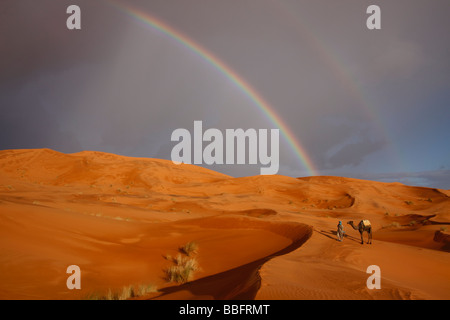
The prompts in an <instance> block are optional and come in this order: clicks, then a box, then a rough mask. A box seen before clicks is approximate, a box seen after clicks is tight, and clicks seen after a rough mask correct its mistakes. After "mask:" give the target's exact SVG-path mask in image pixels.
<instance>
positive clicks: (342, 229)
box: [336, 221, 344, 242]
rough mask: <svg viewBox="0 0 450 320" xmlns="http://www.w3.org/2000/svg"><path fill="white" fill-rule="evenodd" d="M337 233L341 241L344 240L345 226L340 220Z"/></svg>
mask: <svg viewBox="0 0 450 320" xmlns="http://www.w3.org/2000/svg"><path fill="white" fill-rule="evenodd" d="M336 235H337V238H338V240H339V241H341V242H342V240H344V226H343V225H342V221H339V223H338V225H337V232H336Z"/></svg>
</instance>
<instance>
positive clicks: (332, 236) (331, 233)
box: [314, 230, 361, 243]
mask: <svg viewBox="0 0 450 320" xmlns="http://www.w3.org/2000/svg"><path fill="white" fill-rule="evenodd" d="M314 231H315V232H317V233H319V234H321V235H323V236H325V237H327V238H330V239H332V240H334V241H339V240H338V239H337V231H335V230H330V231H325V230H320V231H319V230H314ZM344 238H346V239H348V240H352V241H355V242H358V243H360V242H361V240H360V239H358V238H355V237H353V236H350V235H348V234H347V233H344Z"/></svg>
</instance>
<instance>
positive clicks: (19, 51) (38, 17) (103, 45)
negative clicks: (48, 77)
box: [0, 0, 126, 84]
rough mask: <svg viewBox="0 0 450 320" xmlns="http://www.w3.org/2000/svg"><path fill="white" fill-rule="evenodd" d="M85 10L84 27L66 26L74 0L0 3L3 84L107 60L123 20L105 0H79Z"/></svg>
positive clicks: (0, 47)
mask: <svg viewBox="0 0 450 320" xmlns="http://www.w3.org/2000/svg"><path fill="white" fill-rule="evenodd" d="M75 2H76V3H77V4H78V5H79V6H81V7H84V8H89V10H83V11H82V23H83V28H82V30H77V31H69V30H68V29H67V28H66V19H67V18H68V16H69V15H68V14H66V9H67V7H68V6H69V5H71V4H73V3H74V1H66V0H60V1H55V0H39V1H35V0H19V1H17V0H2V2H1V3H0V16H1V19H0V41H1V45H0V56H1V59H0V70H1V72H0V84H2V83H9V84H11V83H14V82H18V83H19V84H20V81H22V80H23V78H24V77H28V76H30V75H33V74H36V73H39V72H40V71H43V70H44V71H52V70H58V69H60V68H66V67H67V66H70V65H71V64H76V63H80V62H81V61H95V62H96V63H101V61H102V58H103V56H104V54H105V53H106V52H108V51H109V50H111V49H112V48H113V47H114V46H115V39H114V37H111V34H115V35H116V36H120V32H121V30H123V29H124V26H126V24H124V23H123V22H124V21H123V20H121V19H118V16H117V13H116V12H115V11H114V10H113V9H112V8H111V7H109V6H105V3H104V2H103V1H87V0H77V1H75Z"/></svg>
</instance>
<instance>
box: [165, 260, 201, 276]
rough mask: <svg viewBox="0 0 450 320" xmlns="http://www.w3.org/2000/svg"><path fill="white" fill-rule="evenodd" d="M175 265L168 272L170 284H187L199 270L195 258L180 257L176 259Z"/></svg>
mask: <svg viewBox="0 0 450 320" xmlns="http://www.w3.org/2000/svg"><path fill="white" fill-rule="evenodd" d="M175 264H176V265H174V266H170V267H169V268H167V270H166V274H167V280H168V281H169V282H177V283H186V282H188V281H189V280H190V279H191V277H192V275H193V273H194V272H195V271H197V270H198V262H197V260H196V259H195V258H186V257H182V256H179V257H177V258H175Z"/></svg>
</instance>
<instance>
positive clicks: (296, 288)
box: [0, 149, 450, 299]
mask: <svg viewBox="0 0 450 320" xmlns="http://www.w3.org/2000/svg"><path fill="white" fill-rule="evenodd" d="M449 209H450V201H449V190H439V189H431V188H422V187H410V186H405V185H402V184H400V183H381V182H373V181H364V180H357V179H348V178H341V177H308V178H298V179H295V178H290V177H285V176H279V175H277V176H255V177H245V178H232V177H229V176H226V175H224V174H220V173H217V172H214V171H211V170H208V169H205V168H200V167H196V166H193V165H180V166H176V165H174V164H172V162H171V161H167V160H158V159H146V158H131V157H124V156H118V155H113V154H107V153H101V152H94V151H92V152H91V151H84V152H80V153H76V154H62V153H59V152H56V151H53V150H48V149H39V150H5V151H0V229H1V233H0V298H2V299H30V298H31V299H80V298H86V297H87V296H89V295H90V294H92V293H96V294H98V295H99V296H102V295H106V293H107V292H108V291H109V290H112V291H120V290H121V289H122V288H123V287H125V286H130V285H134V286H135V287H137V286H140V285H148V284H151V285H153V286H154V287H156V288H157V289H158V292H153V293H147V294H145V295H143V296H141V297H140V299H253V298H256V299H449V298H450V268H449V265H450V256H449V254H448V252H449V249H448V247H449V246H448V238H449V237H450V235H449V231H448V228H449V224H450V213H449V212H450V210H449ZM363 218H364V219H369V220H370V221H371V223H372V226H373V230H374V235H373V239H374V241H373V244H372V245H366V244H364V245H361V244H360V243H359V242H360V237H359V233H358V231H356V230H353V229H352V228H351V227H350V226H349V225H347V224H345V222H347V221H348V220H354V221H359V220H360V219H363ZM339 220H342V221H343V222H344V226H345V231H346V235H347V237H346V238H345V239H344V241H343V242H338V241H336V235H335V230H336V225H337V222H338V221H339ZM365 237H366V235H365ZM190 241H195V242H196V243H197V244H198V247H199V249H198V253H197V254H196V255H195V258H196V259H197V262H198V265H199V266H200V268H199V270H198V271H197V272H195V273H194V274H193V277H192V278H191V279H190V281H189V282H188V283H186V284H182V285H180V284H176V283H173V282H168V281H167V278H166V274H165V270H166V269H167V268H168V267H169V266H170V265H171V264H172V262H171V260H170V258H168V257H176V256H177V255H178V254H181V253H180V251H179V247H180V246H182V245H183V244H185V243H188V242H190ZM73 264H76V265H78V266H79V267H80V268H81V270H82V290H68V289H67V287H66V279H67V277H68V276H69V275H68V274H66V268H67V266H69V265H73ZM369 265H378V266H380V268H381V277H382V280H381V285H382V289H381V290H369V289H367V287H366V280H367V278H368V276H369V275H368V274H367V273H366V269H367V267H368V266H369Z"/></svg>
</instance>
